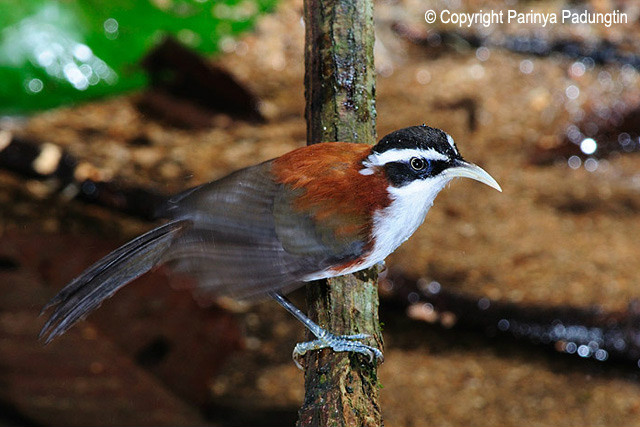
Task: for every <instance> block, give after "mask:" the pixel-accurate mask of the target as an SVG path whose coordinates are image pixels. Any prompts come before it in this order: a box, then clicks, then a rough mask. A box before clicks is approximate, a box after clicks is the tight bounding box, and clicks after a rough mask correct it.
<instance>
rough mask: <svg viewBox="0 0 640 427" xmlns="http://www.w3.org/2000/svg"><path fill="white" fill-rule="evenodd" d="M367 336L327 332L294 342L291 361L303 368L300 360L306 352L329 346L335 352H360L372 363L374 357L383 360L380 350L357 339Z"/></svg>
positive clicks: (380, 361) (368, 336)
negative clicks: (309, 339) (316, 336)
mask: <svg viewBox="0 0 640 427" xmlns="http://www.w3.org/2000/svg"><path fill="white" fill-rule="evenodd" d="M367 338H371V335H369V334H354V335H333V334H329V333H327V334H326V335H325V336H323V337H322V338H318V339H317V340H314V341H307V342H302V343H298V344H296V346H295V348H294V349H293V361H294V363H295V364H296V366H297V367H298V368H299V369H301V370H304V367H303V365H302V364H301V363H300V362H301V361H302V359H303V357H304V355H305V354H306V353H307V352H309V351H312V350H320V349H323V348H330V349H332V350H333V351H335V352H342V351H350V352H353V353H360V354H362V355H364V356H366V357H367V358H368V359H369V363H373V359H374V357H375V359H376V361H377V362H378V363H382V362H384V355H383V354H382V352H381V351H380V350H378V349H377V348H375V347H372V346H369V345H366V344H363V343H361V342H358V341H357V340H363V339H367Z"/></svg>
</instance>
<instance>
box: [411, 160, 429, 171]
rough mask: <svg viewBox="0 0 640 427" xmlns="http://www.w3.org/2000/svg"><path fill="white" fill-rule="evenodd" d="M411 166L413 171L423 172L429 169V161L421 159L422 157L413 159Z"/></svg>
mask: <svg viewBox="0 0 640 427" xmlns="http://www.w3.org/2000/svg"><path fill="white" fill-rule="evenodd" d="M409 164H410V165H411V167H412V168H413V170H416V171H421V170H424V168H426V167H427V161H426V160H425V159H421V158H420V157H412V158H411V160H410V161H409Z"/></svg>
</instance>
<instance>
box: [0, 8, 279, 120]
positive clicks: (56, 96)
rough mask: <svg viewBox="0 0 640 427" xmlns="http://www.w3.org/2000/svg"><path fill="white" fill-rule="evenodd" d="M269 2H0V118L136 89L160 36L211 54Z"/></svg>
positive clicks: (250, 23)
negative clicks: (143, 64) (144, 60)
mask: <svg viewBox="0 0 640 427" xmlns="http://www.w3.org/2000/svg"><path fill="white" fill-rule="evenodd" d="M275 1H276V0H241V1H239V0H108V1H104V0H65V1H61V0H60V1H56V0H5V1H3V2H0V114H7V113H22V112H26V111H31V110H37V109H45V108H51V107H55V106H58V105H61V104H65V103H70V102H77V101H80V100H85V99H89V98H95V97H99V96H105V95H110V94H115V93H119V92H122V91H126V90H131V89H136V88H140V87H142V86H144V85H145V84H146V77H145V75H144V73H143V72H142V71H141V68H140V60H141V59H142V57H143V56H144V55H145V54H146V53H147V52H148V51H149V50H150V49H151V48H153V47H154V46H155V45H156V44H157V43H158V42H159V41H160V40H161V39H162V38H163V37H164V36H165V35H168V34H170V35H173V36H174V37H176V38H177V39H178V40H180V41H181V42H182V43H184V44H186V45H187V46H189V47H191V48H193V49H196V50H198V51H200V52H202V53H206V54H212V53H216V52H219V51H220V50H221V46H222V45H224V44H225V43H229V42H232V41H233V40H234V38H235V37H237V36H238V35H239V34H240V33H242V32H244V31H247V30H249V29H251V28H252V27H253V25H254V23H255V20H256V18H257V17H258V16H259V15H260V14H263V13H266V12H268V11H270V10H271V9H273V7H274V5H275Z"/></svg>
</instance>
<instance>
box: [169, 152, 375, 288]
mask: <svg viewBox="0 0 640 427" xmlns="http://www.w3.org/2000/svg"><path fill="white" fill-rule="evenodd" d="M270 169H271V162H266V163H262V164H259V165H257V166H253V167H250V168H247V169H243V170H240V171H238V172H235V173H233V174H231V175H229V176H227V177H225V178H222V179H221V180H219V181H215V182H212V183H209V184H204V185H202V186H200V187H196V188H195V189H192V190H190V191H187V192H185V193H183V194H180V195H178V196H176V197H174V198H173V199H171V200H170V201H169V202H168V205H167V207H166V209H165V211H164V213H163V215H164V216H167V217H170V218H172V219H174V220H176V219H180V220H189V221H190V222H191V224H192V226H191V227H190V228H189V229H188V230H185V231H184V232H183V233H182V234H181V235H180V236H179V237H177V238H176V239H175V240H174V241H173V242H172V244H171V246H170V248H169V249H168V250H167V252H166V253H165V256H164V261H165V262H167V263H169V265H171V266H172V267H173V268H174V269H175V270H178V271H184V272H187V273H189V274H190V275H193V276H195V277H196V278H197V279H198V289H197V293H198V294H199V296H204V297H215V296H222V295H228V296H232V297H234V298H240V299H256V298H261V297H264V296H266V295H267V294H268V292H270V291H274V290H280V291H288V290H292V289H294V288H296V287H298V286H300V285H301V284H302V282H303V281H304V280H305V278H306V277H308V276H309V275H312V274H317V273H319V272H321V271H323V270H325V269H326V268H328V267H330V266H333V265H335V264H337V263H341V262H348V261H350V260H353V259H355V258H356V257H358V256H359V255H361V253H362V248H363V246H364V242H349V243H348V244H337V245H336V244H335V243H334V244H331V243H330V241H331V239H327V237H326V234H327V232H326V230H321V231H322V232H320V231H319V230H316V229H315V228H314V224H313V222H312V221H311V219H310V218H309V217H308V216H307V215H304V214H301V213H298V212H295V211H294V210H293V209H292V208H291V206H292V205H291V201H292V197H294V195H293V193H291V191H287V189H285V187H284V186H283V185H282V184H279V183H277V182H274V180H273V178H272V176H271V173H270ZM328 242H329V243H328Z"/></svg>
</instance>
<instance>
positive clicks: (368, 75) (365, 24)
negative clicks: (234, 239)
mask: <svg viewBox="0 0 640 427" xmlns="http://www.w3.org/2000/svg"><path fill="white" fill-rule="evenodd" d="M304 14H305V24H306V41H305V45H306V47H305V65H306V71H305V89H306V92H305V96H306V119H307V142H308V144H314V143H317V142H321V141H348V142H359V143H365V144H373V143H374V142H375V140H376V130H375V118H376V111H375V70H374V64H373V44H374V31H373V2H372V1H371V0H326V1H323V0H305V11H304ZM307 305H308V307H309V314H310V316H311V317H312V318H314V319H315V320H316V321H317V322H318V323H319V324H320V325H321V326H323V327H325V328H326V329H328V330H329V331H331V332H334V333H337V334H355V333H367V334H370V335H372V337H373V338H371V339H370V340H369V342H368V343H367V344H369V345H374V346H377V347H378V348H382V335H381V333H380V324H379V321H378V288H377V272H376V271H375V269H370V270H367V271H364V272H359V273H357V274H355V275H348V276H343V277H338V278H334V279H330V280H329V281H328V282H325V281H320V282H314V283H311V284H310V285H309V286H307ZM306 361H307V368H306V372H305V388H306V396H305V401H304V405H303V407H302V408H301V409H300V412H299V417H300V418H299V421H298V425H299V426H324V425H336V426H346V425H349V426H352V425H365V426H378V425H381V424H382V416H381V413H380V408H379V406H378V378H377V371H376V368H377V367H376V364H375V361H374V362H373V364H370V363H368V361H367V360H366V359H365V358H363V357H362V356H361V355H356V354H350V353H334V352H332V351H330V350H322V351H314V352H311V353H310V354H309V355H307V359H306Z"/></svg>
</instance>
